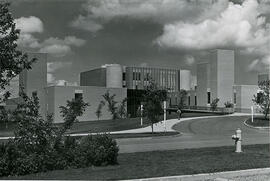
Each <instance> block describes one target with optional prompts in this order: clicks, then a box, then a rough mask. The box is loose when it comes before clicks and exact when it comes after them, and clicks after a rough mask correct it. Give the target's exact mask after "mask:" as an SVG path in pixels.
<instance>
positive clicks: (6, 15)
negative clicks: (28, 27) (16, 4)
mask: <svg viewBox="0 0 270 181" xmlns="http://www.w3.org/2000/svg"><path fill="white" fill-rule="evenodd" d="M9 5H10V4H9V3H4V2H0V17H1V18H0V103H1V102H3V101H4V100H6V99H7V98H8V97H9V96H10V93H9V92H8V91H6V90H5V89H6V87H7V86H8V85H9V84H10V81H11V80H12V79H13V78H14V77H16V76H17V75H18V74H20V73H21V72H22V71H23V70H24V69H30V68H31V64H32V63H33V62H34V61H35V59H31V60H29V59H28V56H27V54H23V53H22V52H21V51H20V50H18V49H17V40H18V38H19V34H20V30H19V29H16V26H15V22H14V19H13V17H12V14H11V13H10V10H9Z"/></svg>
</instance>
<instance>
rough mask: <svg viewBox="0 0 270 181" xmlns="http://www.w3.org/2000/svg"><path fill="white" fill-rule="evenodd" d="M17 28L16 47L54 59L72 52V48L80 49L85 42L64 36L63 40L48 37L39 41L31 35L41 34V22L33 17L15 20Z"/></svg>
mask: <svg viewBox="0 0 270 181" xmlns="http://www.w3.org/2000/svg"><path fill="white" fill-rule="evenodd" d="M15 23H16V26H17V28H19V29H21V34H20V37H19V40H18V42H17V43H18V45H19V46H21V47H24V48H30V49H34V50H35V51H38V52H42V53H48V54H51V55H53V56H55V57H62V56H65V55H67V54H68V53H70V52H71V51H72V47H73V46H75V47H80V46H83V45H84V44H85V40H83V39H80V38H77V37H75V36H66V37H64V38H63V39H60V38H57V37H50V38H47V39H45V40H44V41H40V40H39V39H37V38H36V37H35V36H34V35H33V34H34V33H42V32H43V30H44V29H43V22H42V21H41V20H40V19H39V18H37V17H34V16H30V17H21V18H18V19H16V20H15Z"/></svg>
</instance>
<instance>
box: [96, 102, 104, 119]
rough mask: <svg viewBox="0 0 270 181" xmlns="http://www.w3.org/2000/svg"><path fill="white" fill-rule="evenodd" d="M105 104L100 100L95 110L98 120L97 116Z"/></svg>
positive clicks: (100, 113)
mask: <svg viewBox="0 0 270 181" xmlns="http://www.w3.org/2000/svg"><path fill="white" fill-rule="evenodd" d="M104 105H105V102H104V101H100V103H99V105H98V107H97V110H96V112H95V113H96V116H97V118H98V120H99V118H100V117H101V116H102V111H101V110H102V108H103V106H104Z"/></svg>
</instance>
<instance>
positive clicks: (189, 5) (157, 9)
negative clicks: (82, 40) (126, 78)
mask: <svg viewBox="0 0 270 181" xmlns="http://www.w3.org/2000/svg"><path fill="white" fill-rule="evenodd" d="M227 3H228V1H227V0H219V1H215V2H212V0H189V1H184V0H144V1H142V0H88V1H87V2H86V3H85V4H83V8H84V14H86V15H79V16H78V17H77V18H76V19H75V20H73V21H72V22H71V26H72V27H76V28H79V29H82V30H88V31H90V32H96V31H99V30H101V29H102V28H103V24H104V23H106V22H108V21H110V20H112V19H114V18H119V17H126V18H134V19H139V20H151V21H154V22H156V23H160V24H165V23H168V22H174V21H178V20H184V21H196V20H198V18H201V17H208V18H211V17H212V16H215V15H216V14H217V13H218V12H219V11H221V10H223V9H224V8H226V5H227Z"/></svg>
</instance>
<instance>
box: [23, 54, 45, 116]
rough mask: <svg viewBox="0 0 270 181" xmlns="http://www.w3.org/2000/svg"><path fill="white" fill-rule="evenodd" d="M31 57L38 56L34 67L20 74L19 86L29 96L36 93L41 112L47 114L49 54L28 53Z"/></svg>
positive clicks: (43, 114)
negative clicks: (46, 89)
mask: <svg viewBox="0 0 270 181" xmlns="http://www.w3.org/2000/svg"><path fill="white" fill-rule="evenodd" d="M27 54H28V57H29V59H32V58H36V59H37V60H36V61H35V62H34V63H33V64H32V69H30V70H23V72H21V73H20V75H19V87H20V90H22V91H24V92H25V93H26V94H27V96H29V97H31V96H32V95H33V94H36V95H37V96H38V98H39V103H40V113H41V115H42V116H45V113H46V99H45V94H46V93H45V87H46V86H47V54H45V53H27Z"/></svg>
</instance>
